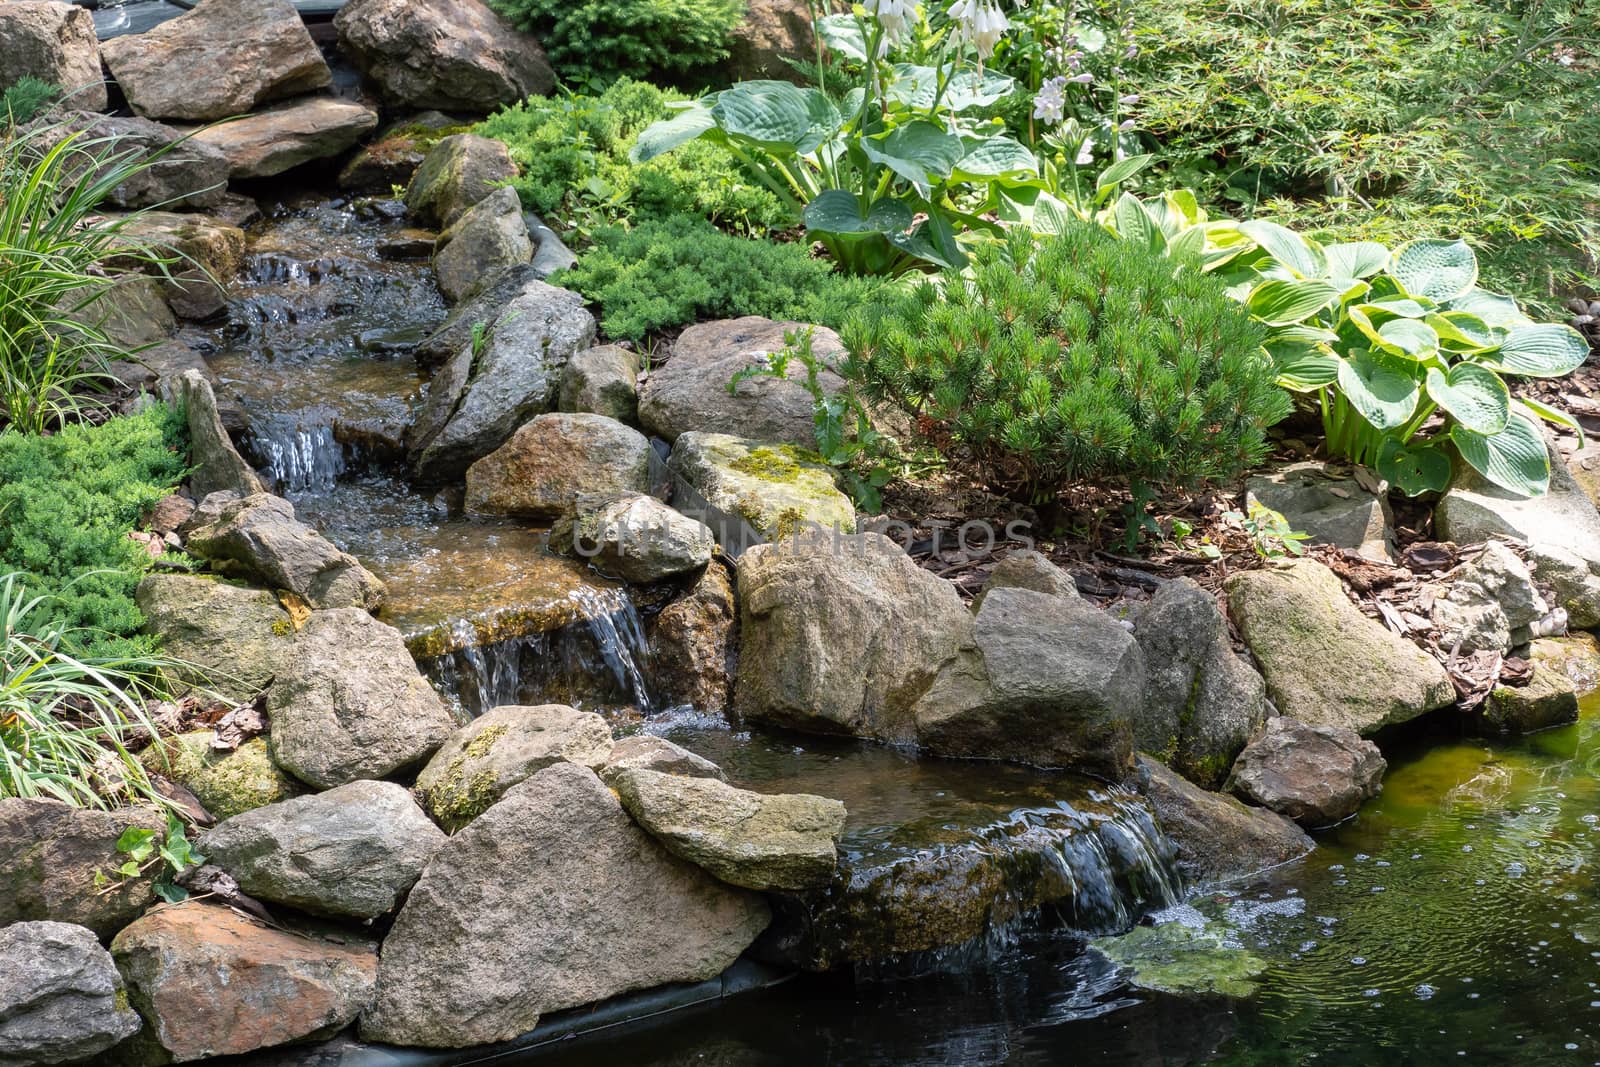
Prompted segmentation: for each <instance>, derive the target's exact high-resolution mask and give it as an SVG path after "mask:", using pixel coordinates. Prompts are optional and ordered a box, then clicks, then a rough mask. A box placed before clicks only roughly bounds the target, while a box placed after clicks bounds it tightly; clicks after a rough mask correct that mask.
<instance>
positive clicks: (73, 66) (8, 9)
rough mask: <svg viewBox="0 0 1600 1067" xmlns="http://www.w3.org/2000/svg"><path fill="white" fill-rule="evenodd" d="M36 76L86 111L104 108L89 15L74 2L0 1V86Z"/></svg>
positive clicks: (98, 52)
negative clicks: (69, 95)
mask: <svg viewBox="0 0 1600 1067" xmlns="http://www.w3.org/2000/svg"><path fill="white" fill-rule="evenodd" d="M22 78H38V79H39V80H40V81H43V82H48V83H49V84H51V85H55V86H59V87H60V88H61V89H62V90H63V91H65V92H67V93H70V94H71V96H72V103H73V104H74V105H76V106H77V107H81V108H85V109H87V110H89V111H103V110H105V107H106V83H105V80H104V79H103V78H102V77H101V74H100V46H99V44H98V43H97V42H96V40H95V33H94V16H93V15H91V14H90V13H89V11H88V10H87V9H85V8H83V7H79V6H78V5H76V4H64V3H56V2H55V0H12V2H10V3H7V4H0V87H6V88H8V87H10V86H12V85H15V84H16V83H17V82H18V81H19V80H20V79H22Z"/></svg>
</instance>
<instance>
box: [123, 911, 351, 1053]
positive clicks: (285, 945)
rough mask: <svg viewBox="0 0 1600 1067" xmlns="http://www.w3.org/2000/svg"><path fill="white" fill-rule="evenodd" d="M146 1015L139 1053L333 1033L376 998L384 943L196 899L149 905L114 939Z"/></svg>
mask: <svg viewBox="0 0 1600 1067" xmlns="http://www.w3.org/2000/svg"><path fill="white" fill-rule="evenodd" d="M111 954H112V955H113V956H114V957H116V961H117V967H118V969H119V970H121V972H122V976H123V978H124V980H126V981H127V983H128V999H129V1000H130V1001H132V1003H133V1006H134V1007H136V1008H137V1009H139V1013H140V1014H141V1015H143V1016H144V1018H145V1021H146V1022H147V1023H148V1026H147V1028H146V1031H145V1033H144V1034H142V1035H141V1036H140V1038H139V1039H138V1040H139V1043H140V1049H139V1052H142V1055H138V1054H130V1058H135V1059H136V1060H137V1061H140V1062H146V1063H148V1062H157V1063H160V1062H168V1063H173V1062H175V1063H186V1062H189V1061H192V1060H202V1059H207V1058H209V1057H212V1056H232V1055H238V1054H240V1053H245V1052H253V1051H255V1050H256V1049H260V1048H270V1047H272V1046H274V1045H282V1044H286V1043H288V1042H290V1041H302V1040H314V1039H318V1038H323V1037H331V1036H333V1035H334V1034H335V1033H337V1032H338V1031H340V1030H342V1029H344V1028H345V1027H346V1026H348V1025H349V1024H350V1023H352V1022H354V1021H355V1018H356V1016H357V1015H358V1014H359V1013H360V1012H361V1011H362V1009H363V1008H365V1007H366V1006H367V1004H368V1002H370V1001H371V999H372V986H373V980H374V978H375V977H376V972H377V946H376V945H374V944H371V943H363V942H361V941H360V940H358V939H356V938H352V937H350V936H349V935H344V936H342V937H341V938H339V940H338V941H337V942H335V941H333V940H330V939H327V938H322V937H315V936H309V935H305V934H301V933H299V932H297V931H294V930H288V929H277V928H272V927H268V926H265V925H263V924H262V923H259V922H257V921H255V920H254V919H250V918H247V917H245V916H244V915H242V914H241V913H239V912H236V911H234V910H233V909H231V908H224V907H217V906H215V905H211V904H201V903H196V902H193V901H191V902H189V903H185V904H181V905H178V906H177V907H170V908H161V909H159V910H156V911H153V912H151V913H150V914H149V915H146V916H145V917H144V918H142V919H140V920H139V921H138V922H136V923H134V924H133V925H132V926H130V927H128V928H127V929H126V930H124V931H122V933H120V934H118V935H117V937H116V940H114V941H113V942H112V943H111Z"/></svg>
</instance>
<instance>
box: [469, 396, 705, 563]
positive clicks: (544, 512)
mask: <svg viewBox="0 0 1600 1067" xmlns="http://www.w3.org/2000/svg"><path fill="white" fill-rule="evenodd" d="M649 487H650V442H649V441H648V440H647V439H646V438H645V436H644V434H642V433H640V432H639V431H638V430H635V429H633V428H632V427H630V426H624V425H623V424H622V423H620V422H618V421H617V420H615V419H608V418H606V417H605V416H604V415H586V414H567V413H565V412H551V413H549V414H545V415H538V416H535V417H534V418H533V419H531V420H529V421H528V422H527V423H525V424H523V425H522V426H521V427H519V428H518V429H517V432H516V433H514V434H512V435H511V438H510V440H508V441H506V442H505V444H503V445H501V446H500V447H499V448H497V449H495V450H494V451H493V452H491V453H489V454H488V455H487V456H484V457H483V458H482V459H480V460H478V461H477V462H475V463H473V464H472V466H471V467H468V468H467V497H466V508H467V510H468V511H471V512H475V513H477V514H482V515H510V516H515V517H518V518H526V519H553V518H556V517H558V516H560V515H563V514H566V513H568V512H570V511H572V509H573V507H574V506H575V504H576V503H577V501H578V498H579V497H580V496H584V495H596V496H615V495H617V494H621V493H639V492H642V491H643V490H645V489H648V488H649ZM663 506H664V505H663ZM641 517H643V516H641ZM709 554H710V553H709V551H708V552H707V555H708V556H709Z"/></svg>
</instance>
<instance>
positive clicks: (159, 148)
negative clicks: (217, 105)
mask: <svg viewBox="0 0 1600 1067" xmlns="http://www.w3.org/2000/svg"><path fill="white" fill-rule="evenodd" d="M17 6H27V5H17V4H7V5H6V6H5V7H0V11H7V10H9V9H10V8H12V7H17ZM95 77H96V78H98V77H99V65H98V64H96V67H95ZM4 80H5V79H4V78H0V83H3V82H4ZM73 103H78V98H77V97H74V98H73ZM101 106H102V107H103V106H104V105H103V104H102V105H101ZM35 126H36V127H40V128H42V127H46V126H48V128H49V129H48V132H44V133H42V134H41V136H40V138H39V140H38V141H37V142H36V143H37V144H38V146H39V147H40V148H41V149H45V148H50V147H54V146H55V145H56V144H58V143H60V142H61V141H62V140H64V139H65V138H66V137H68V136H70V135H72V134H75V133H76V134H80V135H81V136H82V138H83V139H84V140H97V139H101V138H116V141H117V149H118V152H119V153H121V152H124V151H126V150H129V149H132V148H138V149H139V150H140V152H141V154H142V155H143V156H144V157H145V159H144V161H143V162H144V163H145V166H144V167H143V169H141V170H140V171H139V172H138V173H137V174H134V175H132V176H130V177H129V178H128V179H127V180H126V181H124V182H123V183H122V184H121V185H119V186H117V187H116V188H115V189H113V190H112V191H111V193H110V194H109V195H108V196H107V197H106V200H107V202H108V203H110V204H112V205H114V206H115V207H118V208H122V209H123V210H128V211H131V210H133V209H135V208H149V207H161V208H167V209H172V208H181V207H189V208H201V209H204V208H213V207H217V206H219V205H221V204H222V202H223V198H224V197H225V196H226V195H227V192H228V160H227V158H226V157H225V156H223V154H222V153H221V152H220V151H218V150H217V149H215V148H213V147H212V146H211V145H208V144H205V143H203V142H201V141H198V140H195V139H193V138H188V139H185V137H184V135H183V133H182V132H180V131H178V130H175V129H172V128H171V127H169V126H163V125H161V124H160V123H159V122H151V121H150V120H149V119H141V118H138V117H136V116H132V115H129V116H119V115H101V114H98V113H97V112H94V111H68V112H66V113H65V114H62V115H50V116H48V117H46V118H44V119H41V120H39V122H37V123H35ZM106 169H108V168H101V169H100V171H99V173H104V171H105V170H106Z"/></svg>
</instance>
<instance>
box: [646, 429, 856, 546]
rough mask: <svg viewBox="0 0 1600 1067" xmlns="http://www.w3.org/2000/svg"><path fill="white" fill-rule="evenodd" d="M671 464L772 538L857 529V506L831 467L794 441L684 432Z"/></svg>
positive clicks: (709, 497)
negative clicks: (814, 528)
mask: <svg viewBox="0 0 1600 1067" xmlns="http://www.w3.org/2000/svg"><path fill="white" fill-rule="evenodd" d="M669 466H670V467H671V469H672V471H673V473H674V474H676V475H677V476H678V477H680V478H682V479H683V480H684V481H685V482H687V483H688V484H689V485H690V486H692V487H693V488H694V489H695V491H697V492H698V493H699V494H700V495H701V496H703V497H704V498H705V499H706V502H707V503H709V504H710V505H711V506H712V507H714V508H716V509H718V510H720V511H722V512H724V513H726V514H727V515H728V516H729V517H731V518H736V519H742V520H743V521H744V522H746V523H748V524H749V526H750V528H751V529H752V530H753V531H755V532H756V533H758V534H760V535H761V536H762V537H765V538H767V539H768V540H780V541H781V540H785V539H787V538H789V537H791V536H793V535H794V534H796V533H800V532H803V531H804V530H805V529H806V528H807V527H808V526H817V527H820V528H821V529H823V530H829V531H831V530H833V529H834V528H835V527H836V526H837V528H838V529H839V530H840V531H842V532H844V533H853V532H854V531H855V528H856V516H855V505H853V504H852V503H851V502H850V498H849V497H847V496H845V495H844V494H843V493H841V492H840V491H839V488H838V486H837V485H836V484H835V483H834V475H833V469H832V468H831V467H829V466H828V465H827V464H826V463H824V462H823V461H822V457H821V456H819V455H817V454H816V453H815V452H811V451H809V450H807V449H804V448H800V447H798V446H796V445H786V444H766V443H763V442H759V441H748V440H745V439H744V438H740V437H732V436H730V435H728V434H719V433H686V434H683V435H681V436H680V437H679V438H678V440H677V443H676V444H675V445H674V446H673V449H672V458H671V460H670V461H669ZM714 532H716V533H718V535H719V539H720V540H723V541H724V542H726V541H728V540H729V539H730V538H729V536H728V534H727V533H725V532H724V531H720V530H719V531H714Z"/></svg>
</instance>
